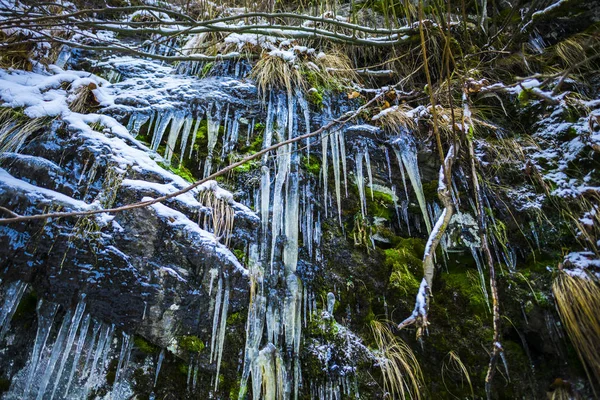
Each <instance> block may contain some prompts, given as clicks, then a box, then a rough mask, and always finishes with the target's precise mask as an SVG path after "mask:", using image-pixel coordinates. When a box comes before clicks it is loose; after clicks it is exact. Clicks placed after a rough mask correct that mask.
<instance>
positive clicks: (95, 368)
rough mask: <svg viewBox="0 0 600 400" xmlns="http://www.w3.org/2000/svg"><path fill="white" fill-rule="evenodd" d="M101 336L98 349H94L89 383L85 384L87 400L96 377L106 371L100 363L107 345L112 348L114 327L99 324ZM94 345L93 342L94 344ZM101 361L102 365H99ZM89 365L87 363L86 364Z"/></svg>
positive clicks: (97, 344) (97, 343) (97, 345)
mask: <svg viewBox="0 0 600 400" xmlns="http://www.w3.org/2000/svg"><path fill="white" fill-rule="evenodd" d="M99 333H100V334H99V336H98V341H97V342H96V348H95V349H94V352H93V360H92V365H91V367H90V371H89V376H88V378H87V382H86V384H85V391H84V396H83V397H82V398H87V394H88V393H89V391H90V389H91V388H92V386H93V385H94V384H95V383H96V382H95V380H96V376H97V375H99V374H101V373H102V371H103V369H104V365H103V363H102V361H100V358H101V357H102V355H103V353H104V350H105V347H106V344H107V343H108V345H109V346H110V341H111V339H112V327H111V326H105V325H104V324H99ZM92 345H93V342H92ZM91 352H92V347H91V346H90V353H91ZM99 361H100V365H98V364H99ZM86 364H87V362H86Z"/></svg>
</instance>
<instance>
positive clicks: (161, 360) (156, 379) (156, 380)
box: [152, 349, 165, 388]
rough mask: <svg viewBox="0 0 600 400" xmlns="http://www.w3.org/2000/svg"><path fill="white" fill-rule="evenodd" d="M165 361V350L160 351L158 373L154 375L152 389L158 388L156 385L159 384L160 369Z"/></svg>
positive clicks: (157, 364)
mask: <svg viewBox="0 0 600 400" xmlns="http://www.w3.org/2000/svg"><path fill="white" fill-rule="evenodd" d="M164 359H165V349H162V350H161V351H160V354H159V355H158V362H157V363H156V372H155V373H154V385H153V386H152V388H155V387H156V383H157V382H158V374H160V368H161V367H162V363H163V360H164Z"/></svg>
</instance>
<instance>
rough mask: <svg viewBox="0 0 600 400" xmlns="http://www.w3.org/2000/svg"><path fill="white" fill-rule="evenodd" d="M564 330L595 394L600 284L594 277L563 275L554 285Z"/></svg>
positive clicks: (598, 368)
mask: <svg viewBox="0 0 600 400" xmlns="http://www.w3.org/2000/svg"><path fill="white" fill-rule="evenodd" d="M552 291H553V293H554V298H555V299H556V306H557V309H558V313H559V315H560V319H561V320H562V322H563V325H564V327H565V330H566V331H567V334H568V335H569V338H570V339H571V343H573V346H574V347H575V350H576V351H577V355H578V356H579V359H580V360H581V363H582V364H583V367H584V369H585V372H586V374H587V376H588V379H589V381H590V384H591V385H592V388H593V390H594V391H595V390H596V388H595V387H594V386H595V384H597V383H598V382H600V353H599V352H598V343H600V314H599V313H598V310H600V283H599V282H598V278H596V277H595V276H594V275H592V274H591V273H587V274H585V275H584V276H574V275H571V274H569V273H567V272H565V271H560V272H559V273H558V275H557V277H556V278H555V280H554V282H553V283H552Z"/></svg>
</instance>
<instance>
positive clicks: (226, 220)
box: [198, 190, 235, 246]
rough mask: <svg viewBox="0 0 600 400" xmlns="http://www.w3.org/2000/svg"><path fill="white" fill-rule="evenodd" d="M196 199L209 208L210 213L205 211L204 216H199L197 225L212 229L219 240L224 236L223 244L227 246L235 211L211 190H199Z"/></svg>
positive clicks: (208, 229)
mask: <svg viewBox="0 0 600 400" xmlns="http://www.w3.org/2000/svg"><path fill="white" fill-rule="evenodd" d="M198 201H199V202H200V203H202V204H203V205H204V206H206V207H208V208H210V210H211V211H210V214H208V213H205V214H204V217H202V215H201V216H200V219H199V221H198V225H200V226H202V227H203V229H204V230H207V231H212V232H213V234H214V235H215V236H216V237H217V239H219V240H220V239H221V238H223V237H224V238H225V242H224V244H225V245H226V246H228V245H229V240H230V237H231V232H232V231H233V221H234V217H235V211H234V210H233V208H231V206H230V205H229V203H228V202H227V201H226V200H225V199H222V198H220V197H217V196H216V195H215V193H214V192H213V191H212V190H204V191H203V192H201V193H200V198H199V199H198Z"/></svg>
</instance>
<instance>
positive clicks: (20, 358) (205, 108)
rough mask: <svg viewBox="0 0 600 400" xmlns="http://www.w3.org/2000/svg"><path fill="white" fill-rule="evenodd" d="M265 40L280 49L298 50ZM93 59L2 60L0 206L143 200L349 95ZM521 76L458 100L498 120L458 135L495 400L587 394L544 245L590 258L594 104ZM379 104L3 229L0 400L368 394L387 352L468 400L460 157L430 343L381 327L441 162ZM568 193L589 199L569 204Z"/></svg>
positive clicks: (430, 386)
mask: <svg viewBox="0 0 600 400" xmlns="http://www.w3.org/2000/svg"><path fill="white" fill-rule="evenodd" d="M369 13H370V11H369ZM373 15H378V14H375V13H374V14H373ZM131 18H133V17H131ZM542 33H543V32H542ZM548 35H550V34H548ZM241 37H242V38H244V40H248V41H249V42H248V43H250V42H251V40H254V39H253V38H249V37H243V35H242V36H241ZM189 39H190V40H199V39H198V38H197V37H196V38H194V36H193V35H192V36H191V37H190V38H189ZM238 39H239V40H242V39H240V38H238ZM546 39H548V38H546ZM123 40H129V38H127V39H123ZM131 40H134V41H136V40H138V38H135V39H131ZM256 40H258V39H256ZM248 43H245V42H244V43H241V44H242V45H247V44H248ZM269 43H271V42H269ZM139 44H140V46H141V45H142V44H141V43H139ZM270 45H272V46H275V47H276V46H279V47H278V48H277V51H279V52H281V54H282V57H284V56H285V57H289V56H290V54H292V56H294V57H296V56H297V57H298V59H304V58H306V59H308V57H309V55H310V54H312V53H310V52H311V51H312V52H313V53H314V52H315V50H314V49H307V48H300V47H298V48H296V47H293V46H292V45H291V44H290V43H287V42H285V41H280V42H277V40H275V39H273V42H272V43H271V44H270ZM144 46H148V45H147V44H145V45H144ZM159 47H160V46H159ZM144 48H146V47H144ZM152 49H153V50H151V51H153V52H155V54H158V53H159V52H161V51H164V52H168V51H170V50H164V49H163V50H161V49H158V48H154V47H152ZM294 49H295V50H294ZM267 50H269V51H274V50H272V49H270V48H268V49H267ZM148 51H150V50H148ZM265 51H266V50H265ZM277 51H276V52H275V54H280V53H277ZM294 51H296V52H297V53H294ZM103 54H104V53H103ZM161 54H162V53H161ZM269 56H272V55H271V53H269ZM277 57H279V56H277ZM319 57H320V56H319ZM96 59H97V54H95V53H91V52H89V53H88V52H85V51H83V52H81V51H74V50H73V49H69V48H63V50H62V52H61V56H60V57H59V59H58V60H57V64H59V65H61V67H58V66H56V65H53V66H49V67H43V66H41V65H38V66H37V67H36V69H35V70H34V71H29V72H26V71H14V70H10V71H9V70H6V71H5V70H2V71H1V72H0V100H1V102H2V104H1V105H2V107H3V109H6V110H8V111H7V112H6V113H5V114H0V122H1V123H0V144H2V143H4V142H3V141H4V140H5V136H7V135H5V132H6V131H8V130H7V129H8V128H6V126H8V125H7V124H5V122H6V121H9V123H10V124H12V123H14V125H15V126H18V127H19V129H18V130H17V131H18V132H20V133H19V134H20V135H21V136H19V137H18V138H19V139H20V140H17V141H15V143H13V145H12V146H9V147H8V148H6V151H4V152H3V153H1V154H0V206H2V207H3V208H4V209H7V210H10V211H11V212H13V213H16V214H18V215H33V214H43V213H56V212H70V211H93V210H102V209H110V208H114V207H121V206H126V205H130V204H134V203H137V202H140V201H142V200H144V199H146V200H147V199H151V198H154V199H155V198H158V197H161V196H164V195H167V194H170V193H173V192H176V191H178V190H181V189H183V188H185V187H186V186H188V185H189V184H190V183H191V182H192V181H197V180H200V179H203V178H205V177H208V176H209V175H210V174H211V173H214V172H215V171H217V170H219V168H222V167H224V166H226V165H229V164H230V163H232V162H235V161H237V160H239V159H241V158H243V157H245V156H248V155H251V154H256V152H258V151H260V150H261V149H264V148H266V147H269V146H270V145H272V144H274V143H280V142H282V141H284V140H286V139H289V138H293V137H296V136H298V135H300V134H303V133H305V132H308V131H314V130H316V129H318V128H320V127H321V126H324V125H325V124H327V123H328V122H330V121H331V120H333V119H334V118H337V117H338V116H339V115H342V114H343V113H345V112H347V111H348V110H352V109H356V108H357V107H359V106H360V101H361V100H360V99H357V98H356V96H360V94H358V92H356V93H357V95H356V96H355V95H354V94H353V93H351V94H350V95H348V94H347V93H343V92H340V91H334V90H330V89H327V90H325V91H324V90H322V89H323V88H319V90H321V91H318V90H317V89H315V88H313V89H315V91H316V93H317V95H315V92H311V91H308V92H306V93H304V92H302V91H301V90H299V89H298V90H294V91H286V90H282V89H281V88H273V89H272V90H271V91H269V92H268V93H258V91H257V88H256V86H255V83H254V82H253V80H252V79H250V77H249V71H250V70H251V68H252V63H250V62H248V61H246V60H239V61H217V62H214V63H203V62H199V61H186V62H182V63H179V64H178V65H170V64H166V63H161V62H158V61H149V60H146V59H142V58H138V57H125V56H109V55H106V57H105V58H104V59H103V60H102V61H101V62H98V61H96ZM66 60H68V61H66ZM59 61H60V62H59ZM288 61H289V60H287V59H286V62H288ZM90 71H92V72H94V73H93V74H92V73H91V72H90ZM534 81H535V80H528V81H525V82H523V83H522V84H521V86H519V87H520V89H514V88H506V90H504V91H502V92H498V94H494V96H486V94H485V93H481V95H480V97H477V94H476V93H475V92H477V91H479V90H482V87H483V85H484V83H481V82H480V83H479V86H477V85H475V86H476V87H475V88H474V89H472V90H473V91H474V93H475V94H473V98H474V100H473V101H479V102H481V103H480V105H481V106H483V107H485V106H486V105H489V104H488V103H489V101H490V99H493V100H494V101H495V100H496V99H498V100H500V101H501V102H502V104H503V105H502V108H503V111H504V116H502V117H501V118H498V121H492V122H493V123H492V122H490V123H487V122H485V124H486V125H483V123H482V125H483V126H484V127H485V128H486V129H489V130H490V131H489V132H488V131H484V133H479V132H478V133H477V135H475V136H473V137H472V138H469V140H473V143H474V156H475V158H476V161H477V164H478V168H479V170H478V172H479V173H480V174H481V177H480V179H481V181H482V182H483V188H484V189H483V190H482V193H481V196H482V199H483V200H482V201H483V203H484V205H483V208H484V209H485V214H486V215H485V219H486V223H487V224H488V226H489V227H490V228H489V229H490V230H489V233H490V234H489V238H490V239H489V240H490V243H491V244H490V246H491V247H492V251H493V256H494V259H495V262H496V264H497V265H496V268H497V273H498V286H499V296H500V299H501V314H502V315H503V316H504V317H506V318H504V319H503V322H502V328H501V334H502V343H501V345H502V347H503V349H504V353H503V356H504V359H503V360H501V361H502V362H501V363H500V365H499V370H501V371H502V374H500V373H497V376H496V378H495V381H494V383H493V389H494V394H493V398H498V399H504V398H506V399H509V398H510V399H513V398H535V399H544V398H547V395H548V393H547V392H551V391H557V390H558V391H561V390H562V391H566V392H568V393H570V395H572V396H575V395H578V396H581V397H582V398H586V396H587V397H590V398H591V396H592V394H591V393H592V391H591V387H590V385H589V382H588V381H587V379H586V375H585V371H584V369H583V368H582V365H581V362H580V360H579V359H578V358H577V355H576V353H575V350H574V349H573V347H572V345H571V344H570V342H569V340H568V338H567V336H566V334H565V331H564V329H563V326H562V325H561V322H560V319H559V317H558V314H557V313H556V310H555V305H554V298H553V297H552V296H553V295H552V291H551V285H552V281H553V274H558V273H561V272H559V271H558V265H559V263H560V262H562V261H563V254H562V251H561V248H564V249H569V252H570V254H569V255H568V257H567V258H566V261H565V263H564V265H566V267H567V268H570V270H572V271H579V272H580V273H581V274H585V273H587V272H582V271H588V272H590V273H592V274H593V273H596V271H597V270H596V269H597V268H600V264H599V263H598V261H597V255H596V254H595V253H593V252H592V251H579V252H578V251H576V250H578V249H581V248H582V245H581V242H582V240H583V241H585V240H588V239H589V238H593V237H595V236H594V235H595V234H596V233H597V232H596V231H597V226H595V222H594V221H597V217H596V212H597V205H596V203H595V201H596V199H593V198H592V197H585V196H588V195H589V194H590V193H594V192H596V193H597V191H598V187H599V186H600V178H599V175H598V171H600V164H599V162H600V160H599V159H598V152H597V150H594V149H596V147H597V146H598V143H600V136H599V135H598V132H597V130H598V129H597V126H596V125H594V121H595V119H594V118H596V117H595V116H596V115H597V114H598V112H597V110H596V111H594V110H595V109H597V107H599V106H600V102H598V101H597V100H594V101H588V102H586V103H585V105H586V107H587V108H586V110H588V111H590V113H589V115H588V114H585V115H584V113H582V112H581V110H580V109H578V108H576V107H571V106H568V107H566V106H565V104H567V105H568V104H571V103H568V102H566V103H560V104H553V103H551V104H549V103H547V102H546V101H545V100H544V98H543V97H539V91H540V89H538V87H539V86H540V85H541V83H540V82H538V81H535V82H534ZM536 82H537V83H536ZM565 84H569V82H566V83H565ZM597 86H598V85H597V83H596V84H592V85H591V89H590V90H592V91H593V93H592V94H590V97H591V98H598V87H597ZM536 90H537V92H536ZM536 93H537V94H536ZM542 94H544V93H543V92H542ZM417 95H419V94H418V93H417ZM411 96H413V95H411ZM536 96H537V97H536ZM416 97H418V96H416ZM416 97H409V99H410V100H409V101H412V99H415V98H416ZM388 100H389V101H391V102H392V103H394V102H395V103H397V104H394V105H392V106H391V107H389V106H390V104H389V102H388ZM563 100H564V99H563ZM565 101H566V100H565ZM382 102H383V101H382ZM385 102H386V103H388V104H387V105H382V106H381V107H379V106H378V108H377V111H378V112H379V111H381V112H380V113H379V114H376V113H375V112H373V114H374V115H363V114H361V115H360V116H359V117H358V118H356V120H353V121H352V122H351V123H348V124H345V125H343V126H340V127H339V128H336V129H332V130H330V131H327V132H324V133H323V134H322V135H319V136H316V137H313V138H311V139H308V140H303V141H302V142H298V143H294V144H290V145H286V146H283V147H280V148H279V149H277V150H275V151H272V152H271V153H269V154H267V155H263V156H262V157H259V158H257V159H255V160H252V161H250V162H248V163H246V164H245V165H242V166H239V167H237V168H235V169H234V170H232V171H231V172H230V173H228V174H226V175H224V176H220V177H218V178H217V181H214V180H213V181H207V182H205V183H203V184H202V185H200V186H198V187H197V188H194V189H191V190H189V191H187V192H186V193H183V194H181V195H180V196H177V197H174V198H169V199H166V200H164V201H162V202H160V203H156V204H153V205H150V206H145V207H140V208H130V209H125V210H121V211H119V212H114V213H97V214H93V215H88V216H76V217H65V216H63V217H52V218H48V219H37V220H28V221H25V222H16V223H11V224H5V223H0V280H1V281H0V282H1V285H0V295H1V297H0V304H1V305H2V307H1V309H0V394H2V395H3V396H4V397H3V398H6V399H21V398H25V399H29V398H36V399H37V400H45V399H59V398H70V399H85V398H97V399H108V398H112V399H129V398H135V399H147V398H150V399H155V398H159V399H186V398H189V399H197V398H202V399H204V398H219V399H226V398H239V399H245V398H250V397H253V398H266V399H275V398H278V399H279V398H285V399H291V398H294V399H296V398H300V399H304V398H306V399H308V398H319V399H341V398H369V399H371V398H389V397H390V396H391V397H394V394H393V393H392V394H390V392H393V389H391V388H390V387H389V386H387V385H388V384H389V381H385V382H386V384H384V385H382V382H383V381H382V372H381V371H382V370H383V371H386V370H385V368H386V366H387V365H390V364H389V362H390V360H393V359H394V357H400V356H399V355H398V353H402V354H403V357H407V358H406V359H408V360H410V362H408V364H411V363H412V364H420V366H421V368H422V371H423V382H422V385H423V386H424V387H426V388H427V391H426V392H427V394H422V397H423V398H438V397H439V398H454V397H460V398H468V397H473V398H483V397H484V396H485V385H484V382H485V373H486V369H487V365H488V362H489V354H488V352H489V349H490V346H491V342H492V337H493V323H492V313H491V311H492V308H491V295H490V287H489V283H488V278H489V275H488V271H487V266H486V262H485V258H484V255H483V253H482V250H481V240H480V237H479V236H478V221H477V219H476V215H475V214H474V213H475V205H474V204H473V198H472V192H473V187H472V178H473V177H472V175H471V174H472V173H471V170H470V167H469V165H470V164H468V163H467V162H466V161H465V160H459V162H458V166H457V167H456V168H455V170H454V172H453V177H452V182H451V186H452V188H453V193H454V198H453V201H454V204H455V207H456V213H455V215H454V217H453V218H452V219H451V221H450V225H449V227H448V229H447V232H446V235H445V236H444V238H443V240H442V242H441V245H440V247H441V248H440V249H438V251H437V253H436V277H435V280H434V284H433V287H432V288H431V290H432V293H433V294H434V297H433V301H432V303H431V305H430V311H429V317H430V322H431V325H430V326H429V327H428V332H427V336H426V337H425V338H424V343H419V342H417V340H415V335H414V334H415V331H414V330H411V329H410V328H409V329H404V330H402V331H396V330H395V326H396V324H397V323H398V322H400V321H401V320H402V319H404V318H405V317H406V316H408V315H410V313H411V312H412V310H413V308H414V303H415V301H414V299H415V295H417V293H418V291H419V288H420V285H421V283H420V282H421V278H422V275H423V262H422V259H423V256H424V253H425V252H426V248H427V238H428V236H429V232H430V231H431V229H432V226H433V225H434V224H435V221H436V220H437V219H438V218H439V216H440V215H441V213H442V210H441V208H440V202H439V199H438V197H437V190H438V185H439V182H438V179H439V176H440V173H439V171H440V161H439V157H438V152H437V149H436V144H435V143H434V141H433V140H432V137H431V135H430V134H429V132H428V130H429V129H430V127H429V126H428V125H427V123H426V119H427V118H428V112H429V111H428V110H427V108H426V107H424V106H422V105H419V106H415V107H414V108H413V109H412V111H411V112H412V114H410V115H411V117H410V118H412V119H411V121H410V124H409V123H407V125H406V126H404V125H402V126H400V125H398V126H395V125H393V124H388V125H386V124H385V123H383V122H382V120H380V119H378V117H379V116H381V115H382V114H385V113H386V112H389V111H390V110H392V109H394V107H395V109H398V108H401V107H402V106H404V105H403V104H402V103H401V102H400V101H399V100H398V99H397V98H396V99H395V100H390V99H389V98H387V97H386V100H385ZM577 104H578V105H581V103H577ZM386 107H387V108H386ZM490 107H491V106H490ZM379 108H381V110H380V109H379ZM386 110H388V111H386ZM586 112H587V111H586ZM590 121H592V122H590ZM407 126H410V127H411V129H408V128H407ZM522 127H525V128H524V131H523V129H522ZM11 129H12V128H11ZM451 129H452V128H451ZM451 129H450V130H451ZM517 132H522V133H517ZM471 133H472V132H471ZM3 135H4V136H3ZM463 139H464V138H463ZM465 140H466V139H465ZM467 161H470V160H467ZM578 166H581V168H578ZM581 198H585V199H590V198H591V199H592V200H588V202H585V201H582V202H580V203H576V204H575V205H574V206H573V205H572V203H569V202H570V201H573V199H581ZM557 202H565V203H569V205H570V206H569V207H572V208H570V209H569V210H570V212H571V214H569V215H570V216H571V217H573V218H575V217H574V216H576V219H577V221H579V222H578V223H577V224H576V225H573V224H572V222H571V221H566V218H565V217H564V215H559V214H558V213H557V212H556V203H557ZM4 209H2V210H1V211H2V213H3V214H2V217H6V216H8V214H7V213H6V210H4ZM562 210H563V211H564V210H565V209H562ZM578 213H579V214H581V215H579V214H578ZM580 217H581V218H580ZM595 218H596V219H595ZM574 229H576V230H577V232H578V234H577V235H576V236H575V237H573V235H572V234H571V231H572V230H574ZM582 237H583V239H582ZM588 241H589V240H588ZM588 245H589V243H588ZM596 245H597V243H596ZM583 247H585V246H583ZM573 273H575V272H573ZM386 320H390V321H393V323H390V324H389V325H386V324H385V323H383V324H380V323H378V322H379V321H386ZM505 320H506V321H509V322H506V321H505ZM386 326H391V327H392V330H390V331H389V335H388V334H387V333H386V332H388V331H386V330H385V329H384V328H385V327H386ZM382 327H383V328H382ZM386 335H388V336H386ZM382 337H385V338H386V341H387V342H386V343H388V346H385V345H383V344H382V339H381V338H382ZM399 339H402V340H403V342H400V341H396V340H399ZM390 343H391V344H393V345H391V346H390V345H389V344H390ZM404 343H406V345H407V346H406V348H405V347H404ZM408 348H412V349H413V351H414V353H415V355H414V359H413V358H410V357H411V355H410V354H412V353H411V352H410V351H408V350H405V349H408ZM390 349H391V350H390ZM398 349H401V351H399V350H398ZM394 351H396V353H394ZM463 368H464V370H466V373H467V374H468V375H469V377H470V379H469V380H470V382H471V384H469V385H467V384H465V382H466V381H467V380H466V379H465V376H464V374H463V372H462V371H463ZM388 371H389V370H388ZM402 371H403V374H402V376H403V377H405V378H406V377H407V376H409V375H410V374H409V371H408V370H404V369H403V370H402ZM499 375H502V376H499ZM384 376H385V373H384ZM405 385H407V386H406V387H409V386H410V382H409V383H405ZM418 385H419V384H417V386H418ZM422 390H423V391H424V389H422ZM396 394H397V393H396Z"/></svg>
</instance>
